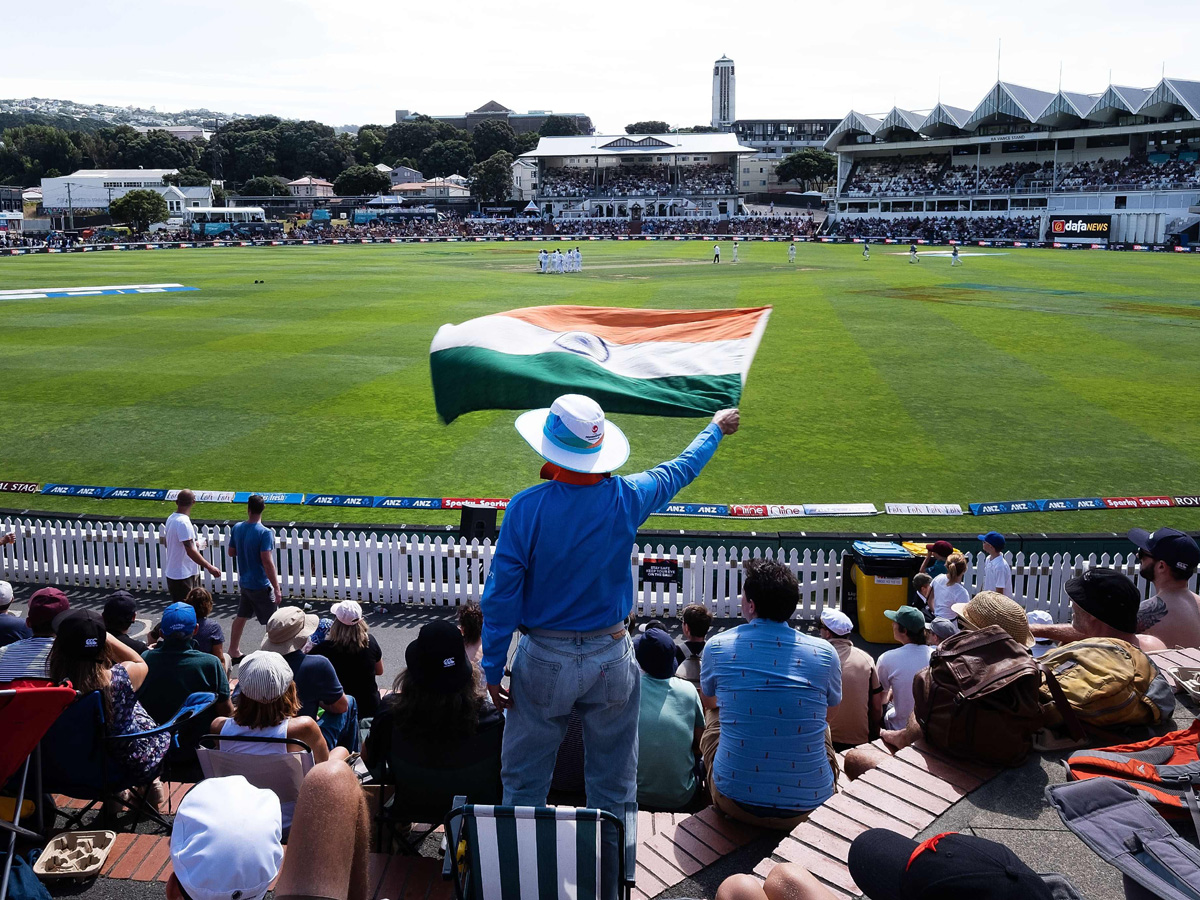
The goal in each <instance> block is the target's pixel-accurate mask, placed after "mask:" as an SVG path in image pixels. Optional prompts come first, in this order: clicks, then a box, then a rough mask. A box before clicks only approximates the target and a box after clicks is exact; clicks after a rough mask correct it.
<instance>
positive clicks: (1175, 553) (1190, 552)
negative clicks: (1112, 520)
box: [1126, 528, 1200, 573]
mask: <svg viewBox="0 0 1200 900" xmlns="http://www.w3.org/2000/svg"><path fill="white" fill-rule="evenodd" d="M1126 537H1128V538H1129V540H1131V541H1133V543H1134V544H1135V545H1137V547H1138V549H1139V550H1142V551H1144V552H1146V553H1149V554H1150V555H1151V556H1152V557H1154V558H1155V559H1161V560H1162V561H1163V562H1165V563H1166V564H1167V565H1168V566H1170V567H1171V568H1172V569H1175V570H1176V571H1177V572H1180V573H1184V572H1187V571H1188V570H1189V569H1194V568H1195V567H1196V566H1197V565H1198V564H1200V546H1198V545H1197V544H1196V542H1195V541H1194V540H1192V538H1191V537H1190V536H1188V535H1186V534H1184V533H1183V532H1182V531H1176V530H1175V529H1174V528H1160V529H1158V531H1156V532H1154V533H1153V534H1151V533H1150V532H1148V531H1147V530H1146V529H1145V528H1134V529H1131V530H1130V532H1129V534H1128V535H1126Z"/></svg>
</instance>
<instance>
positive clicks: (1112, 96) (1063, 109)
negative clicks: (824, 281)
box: [825, 78, 1200, 150]
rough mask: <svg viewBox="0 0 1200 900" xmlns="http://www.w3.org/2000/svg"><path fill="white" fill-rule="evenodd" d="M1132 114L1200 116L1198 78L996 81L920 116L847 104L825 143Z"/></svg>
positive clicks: (1086, 123)
mask: <svg viewBox="0 0 1200 900" xmlns="http://www.w3.org/2000/svg"><path fill="white" fill-rule="evenodd" d="M1131 116H1134V117H1139V118H1141V119H1142V120H1143V121H1142V122H1141V123H1138V124H1146V123H1150V124H1152V123H1153V122H1154V121H1155V120H1159V119H1161V120H1165V121H1167V122H1173V121H1177V120H1180V119H1191V120H1196V121H1200V81H1184V80H1181V79H1178V78H1164V79H1163V80H1162V81H1160V82H1159V83H1158V84H1157V85H1156V86H1155V87H1153V88H1135V87H1126V86H1124V85H1109V86H1108V87H1107V88H1106V89H1105V90H1104V91H1103V92H1101V93H1098V94H1081V93H1076V92H1074V91H1063V90H1060V91H1058V92H1057V93H1051V92H1049V91H1042V90H1038V89H1037V88H1031V87H1025V86H1024V85H1019V84H1012V83H1010V82H1007V81H997V82H996V83H995V84H994V85H992V88H991V89H990V90H989V91H988V92H987V94H986V95H985V96H984V98H983V99H982V100H980V101H979V103H977V104H976V105H975V106H974V107H973V108H972V109H971V110H969V111H968V110H966V109H960V108H958V107H955V106H950V105H948V104H946V103H940V102H939V103H938V104H937V106H935V107H934V108H933V110H932V111H931V112H930V113H929V114H928V115H926V116H925V117H924V118H923V119H922V118H921V117H920V116H919V115H917V114H914V113H912V112H909V111H907V110H903V109H900V108H899V107H895V108H893V109H892V110H891V111H890V112H888V113H886V114H885V115H883V116H877V115H876V116H870V115H865V114H864V113H860V112H857V111H854V110H851V111H850V112H849V113H847V114H846V116H845V118H843V119H842V120H841V121H840V122H839V123H838V124H837V127H835V128H834V129H833V132H832V134H831V135H830V136H829V139H828V140H827V141H826V142H825V149H826V150H835V149H837V148H838V147H839V146H841V145H842V144H853V145H865V144H878V143H881V142H889V141H890V142H896V141H912V140H914V139H938V138H953V137H959V136H970V135H972V134H973V133H975V132H976V131H978V130H979V129H980V128H984V127H987V128H988V129H989V131H988V132H987V133H995V131H996V128H997V127H999V128H1000V129H1001V130H1003V129H1004V128H1005V127H1006V126H1011V128H1012V133H1014V134H1017V133H1022V132H1025V131H1032V130H1034V128H1035V127H1036V128H1040V129H1055V128H1058V129H1070V128H1085V127H1096V126H1098V125H1105V124H1109V123H1114V122H1116V121H1117V120H1123V119H1127V118H1129V117H1131ZM918 120H919V121H918ZM914 123H915V124H914ZM1121 124H1126V123H1125V122H1121Z"/></svg>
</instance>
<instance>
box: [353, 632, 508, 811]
mask: <svg viewBox="0 0 1200 900" xmlns="http://www.w3.org/2000/svg"><path fill="white" fill-rule="evenodd" d="M404 661H405V663H406V666H405V669H404V670H403V671H402V672H401V673H400V675H399V676H398V677H397V678H396V682H395V684H394V685H393V687H394V690H395V692H394V693H392V694H390V695H388V696H387V697H386V698H385V699H384V701H383V702H382V703H381V704H380V707H379V713H378V714H377V715H376V716H375V719H374V721H373V722H372V723H371V733H370V736H369V737H368V738H367V740H366V742H365V743H364V744H363V762H364V763H365V764H366V766H367V768H368V769H369V770H370V771H371V774H372V775H373V776H374V777H375V780H376V781H378V782H379V783H381V784H394V785H404V786H405V790H406V791H407V792H408V796H407V798H406V800H407V801H408V802H410V803H413V804H414V805H418V806H421V807H422V808H425V807H431V806H434V807H438V808H444V810H445V811H446V812H449V810H450V806H451V801H452V800H453V799H454V797H455V795H457V794H463V795H466V797H467V799H468V801H469V802H471V803H499V802H500V801H501V799H502V787H501V783H500V748H501V743H502V741H503V737H504V716H502V715H501V714H500V711H499V710H497V709H496V708H495V707H494V706H493V705H492V704H491V703H489V702H488V701H487V699H486V695H485V694H484V692H483V685H482V684H481V679H480V677H479V669H478V668H477V667H476V666H475V665H473V664H472V663H471V662H470V660H468V659H467V654H466V649H465V647H464V645H463V640H462V635H461V634H459V632H458V629H457V628H455V627H454V625H452V624H451V623H450V622H447V621H444V620H437V621H433V622H430V623H428V624H427V625H423V626H421V630H420V632H418V634H417V638H416V640H414V641H413V642H412V643H411V644H409V645H408V647H406V648H405V651H404ZM518 702H520V701H519V700H518Z"/></svg>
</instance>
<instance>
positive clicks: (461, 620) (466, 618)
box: [458, 600, 483, 666]
mask: <svg viewBox="0 0 1200 900" xmlns="http://www.w3.org/2000/svg"><path fill="white" fill-rule="evenodd" d="M458 630H459V631H461V632H462V636H463V645H464V646H465V647H466V650H467V659H469V660H470V661H471V664H472V665H476V666H477V665H479V661H480V660H481V659H483V610H482V609H480V607H479V604H478V603H476V602H475V601H473V600H472V601H471V602H470V603H468V604H467V605H466V606H460V607H459V608H458Z"/></svg>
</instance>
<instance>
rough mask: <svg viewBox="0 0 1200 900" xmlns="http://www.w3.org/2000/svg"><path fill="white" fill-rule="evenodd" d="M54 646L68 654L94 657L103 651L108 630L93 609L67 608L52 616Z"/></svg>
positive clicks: (84, 657) (102, 619) (101, 618)
mask: <svg viewBox="0 0 1200 900" xmlns="http://www.w3.org/2000/svg"><path fill="white" fill-rule="evenodd" d="M54 635H55V637H54V646H55V647H57V648H59V649H61V650H62V651H64V652H66V653H67V654H68V655H70V656H74V657H79V658H81V659H96V658H97V657H99V656H100V655H101V654H102V653H104V641H105V638H107V637H108V631H107V630H106V629H105V627H104V618H103V616H101V615H100V613H98V612H96V611H95V610H94V609H68V610H67V611H66V612H61V613H59V614H58V615H57V616H55V617H54Z"/></svg>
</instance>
